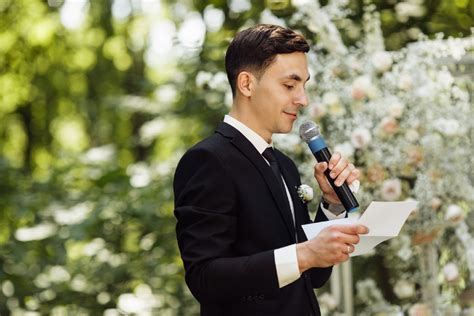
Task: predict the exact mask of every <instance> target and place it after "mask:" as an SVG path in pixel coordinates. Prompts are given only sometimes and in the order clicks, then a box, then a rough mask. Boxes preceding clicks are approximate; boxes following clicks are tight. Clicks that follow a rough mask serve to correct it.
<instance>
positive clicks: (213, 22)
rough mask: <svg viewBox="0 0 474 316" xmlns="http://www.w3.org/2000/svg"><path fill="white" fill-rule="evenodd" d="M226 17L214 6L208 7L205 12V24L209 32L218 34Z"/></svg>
mask: <svg viewBox="0 0 474 316" xmlns="http://www.w3.org/2000/svg"><path fill="white" fill-rule="evenodd" d="M224 20H225V15H224V12H222V10H220V9H216V8H215V7H214V6H213V5H208V6H207V7H206V9H205V10H204V22H205V23H206V27H207V30H208V31H209V32H217V31H219V30H220V29H221V27H222V24H223V23H224Z"/></svg>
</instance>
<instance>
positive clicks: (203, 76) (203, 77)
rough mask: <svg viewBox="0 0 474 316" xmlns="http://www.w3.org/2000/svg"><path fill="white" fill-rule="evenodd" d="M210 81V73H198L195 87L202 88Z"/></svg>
mask: <svg viewBox="0 0 474 316" xmlns="http://www.w3.org/2000/svg"><path fill="white" fill-rule="evenodd" d="M211 79H212V73H210V72H207V71H200V72H198V74H197V76H196V86H198V87H199V88H202V87H203V86H204V85H206V84H208V83H209V81H210V80H211Z"/></svg>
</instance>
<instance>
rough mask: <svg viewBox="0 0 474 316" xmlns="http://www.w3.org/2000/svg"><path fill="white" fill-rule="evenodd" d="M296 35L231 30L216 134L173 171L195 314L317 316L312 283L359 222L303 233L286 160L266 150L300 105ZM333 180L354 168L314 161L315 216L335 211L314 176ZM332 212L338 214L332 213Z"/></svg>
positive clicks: (300, 52)
mask: <svg viewBox="0 0 474 316" xmlns="http://www.w3.org/2000/svg"><path fill="white" fill-rule="evenodd" d="M308 50H309V46H308V44H307V42H306V40H305V39H304V38H303V37H302V36H301V35H299V34H297V33H295V32H293V31H292V30H289V29H285V28H282V27H279V26H274V25H257V26H255V27H253V28H250V29H247V30H244V31H242V32H240V33H238V34H237V35H236V37H235V38H234V40H233V41H232V43H231V44H230V45H229V48H228V50H227V53H226V71H227V75H228V79H229V83H230V85H231V88H232V92H233V97H234V98H233V105H232V109H231V111H230V113H229V115H226V116H225V118H224V122H223V123H221V124H220V125H219V126H218V127H217V130H216V133H215V134H214V135H212V136H210V137H208V138H207V139H205V140H203V141H202V142H200V143H199V144H197V145H195V146H194V147H192V148H191V149H190V150H189V151H188V152H187V153H186V154H185V155H184V156H183V158H182V159H181V161H180V162H179V164H178V167H177V169H176V173H175V178H174V192H175V207H176V209H175V215H176V217H177V219H178V223H177V226H176V231H177V238H178V244H179V248H180V251H181V256H182V259H183V262H184V266H185V270H186V282H187V284H188V286H189V288H190V290H191V292H192V293H193V295H194V296H195V297H196V298H197V300H198V301H199V302H200V304H201V315H239V316H240V315H292V316H293V315H306V316H307V315H320V312H319V306H318V303H317V300H316V297H315V295H314V290H313V288H317V287H321V286H322V285H323V284H324V283H325V282H326V281H327V280H328V278H329V276H330V274H331V267H332V266H333V265H334V264H337V263H340V262H343V261H346V260H348V257H349V253H350V252H352V251H353V249H354V247H353V245H354V244H356V243H358V241H359V236H358V234H362V233H366V232H367V228H365V227H363V226H360V225H347V226H332V227H329V228H327V229H325V230H323V231H322V232H321V233H320V234H319V235H318V236H317V237H315V238H314V239H312V240H309V241H307V240H306V238H305V235H304V233H303V231H302V228H301V225H302V224H307V223H310V222H311V220H310V218H309V214H308V209H307V206H306V204H304V203H303V202H302V201H301V200H300V199H299V198H298V196H297V193H296V188H297V187H298V186H299V185H300V184H301V183H300V177H299V174H298V170H297V168H296V166H295V164H294V163H293V162H292V161H291V160H290V159H289V158H288V157H287V156H285V155H284V154H282V153H281V152H279V151H278V150H274V149H267V148H268V147H271V144H272V134H273V133H288V132H290V130H291V129H292V126H293V123H294V121H295V120H296V118H297V115H298V112H299V111H300V109H301V108H303V107H304V106H306V105H307V103H308V101H307V98H306V94H305V89H304V85H305V82H306V81H308V80H309V74H308V65H307V60H306V55H305V53H306V52H308ZM328 167H329V169H331V176H332V177H333V178H335V179H336V183H337V184H339V185H341V184H342V183H343V182H344V181H347V182H348V183H349V184H351V183H353V182H354V181H356V180H357V179H358V177H359V171H358V170H357V169H355V167H354V166H353V165H352V164H350V163H348V162H347V160H345V159H343V158H342V157H341V156H340V155H339V154H334V155H333V156H332V157H331V160H330V162H329V166H328V164H327V163H320V164H316V166H315V172H314V173H315V178H316V180H317V182H318V183H319V186H320V189H321V190H322V192H323V198H324V201H323V202H324V204H325V206H326V207H325V208H324V209H322V208H321V206H320V209H319V210H318V212H317V215H316V221H324V220H328V217H329V218H331V219H334V218H337V217H344V216H345V212H343V213H342V214H339V213H341V212H340V209H341V206H340V201H339V199H338V198H337V196H336V194H335V193H334V191H333V190H332V188H331V187H330V185H329V184H328V182H327V180H326V179H325V177H324V171H325V170H326V169H327V168H328ZM337 215H338V216H337Z"/></svg>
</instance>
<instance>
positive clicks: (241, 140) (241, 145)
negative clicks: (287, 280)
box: [216, 123, 295, 242]
mask: <svg viewBox="0 0 474 316" xmlns="http://www.w3.org/2000/svg"><path fill="white" fill-rule="evenodd" d="M216 132H218V133H220V134H222V135H223V136H225V137H228V138H231V143H232V144H233V145H234V146H235V147H237V149H238V150H239V151H240V152H241V153H242V154H243V155H245V156H246V157H247V158H248V159H249V160H250V161H251V162H252V164H253V165H254V166H255V167H256V168H257V170H258V171H259V172H260V174H261V176H262V178H263V179H264V180H265V183H266V184H267V186H268V188H269V189H270V192H271V194H272V197H273V200H274V201H275V204H276V205H277V209H278V212H279V213H280V216H282V217H283V221H284V222H285V226H286V228H287V231H288V234H289V236H290V238H291V240H292V241H293V242H294V241H295V228H294V226H293V220H292V218H291V210H290V206H289V205H288V203H286V200H285V199H284V197H283V195H282V194H286V192H281V188H280V186H279V184H278V183H277V181H276V180H275V175H274V174H273V172H272V170H271V168H270V166H269V165H268V164H267V163H266V162H265V160H264V159H263V157H262V155H260V153H259V152H258V151H257V149H255V147H254V146H253V145H252V143H250V141H249V140H248V139H247V138H245V136H243V135H242V134H241V133H240V132H239V131H237V130H236V129H235V128H233V127H232V126H230V125H229V124H226V123H221V124H220V125H219V126H218V128H217V130H216ZM285 180H286V179H285ZM289 189H290V188H289ZM290 191H291V189H290Z"/></svg>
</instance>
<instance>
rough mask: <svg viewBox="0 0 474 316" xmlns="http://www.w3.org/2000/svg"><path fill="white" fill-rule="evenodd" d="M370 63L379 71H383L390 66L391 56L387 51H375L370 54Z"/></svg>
mask: <svg viewBox="0 0 474 316" xmlns="http://www.w3.org/2000/svg"><path fill="white" fill-rule="evenodd" d="M371 61H372V65H374V67H375V69H377V71H379V72H385V71H387V70H389V69H390V67H392V63H393V60H392V56H391V55H390V53H388V52H376V53H374V54H373V55H372V59H371Z"/></svg>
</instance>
